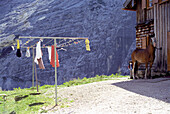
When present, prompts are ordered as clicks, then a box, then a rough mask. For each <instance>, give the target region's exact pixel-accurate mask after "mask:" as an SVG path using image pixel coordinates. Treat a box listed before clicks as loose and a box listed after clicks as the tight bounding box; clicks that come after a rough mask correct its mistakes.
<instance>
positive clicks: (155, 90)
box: [112, 78, 170, 103]
mask: <svg viewBox="0 0 170 114" xmlns="http://www.w3.org/2000/svg"><path fill="white" fill-rule="evenodd" d="M112 85H115V86H117V87H120V88H123V89H125V90H128V91H131V92H134V93H137V94H140V95H144V96H147V97H152V98H155V99H158V100H162V101H164V102H166V103H170V78H157V79H148V80H144V79H139V80H130V81H123V82H118V83H113V84H112Z"/></svg>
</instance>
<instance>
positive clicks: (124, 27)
mask: <svg viewBox="0 0 170 114" xmlns="http://www.w3.org/2000/svg"><path fill="white" fill-rule="evenodd" d="M123 3H124V0H64V1H63V0H57V1H56V0H22V1H20V0H12V1H10V0H1V1H0V13H1V15H0V33H1V34H0V42H3V41H5V40H6V42H7V44H8V42H9V41H8V40H11V37H13V34H14V35H16V34H19V35H21V36H61V37H66V36H68V37H88V38H89V40H90V47H91V51H90V52H88V51H86V49H85V43H84V41H82V42H81V43H79V44H74V43H72V45H69V46H68V47H64V48H65V49H67V51H58V54H59V61H60V67H59V68H58V69H57V70H58V84H61V83H63V82H65V81H69V80H71V79H74V78H78V77H80V78H83V77H92V76H95V75H102V74H105V75H110V74H112V73H117V72H120V70H121V72H122V73H123V74H125V73H126V72H124V71H126V70H127V67H126V65H127V64H126V63H127V60H128V59H129V54H128V53H129V50H130V51H131V50H132V49H130V47H134V46H131V45H132V43H133V42H134V41H135V23H136V22H135V20H136V19H135V12H128V11H124V10H121V8H122V7H123ZM36 41H37V40H34V41H33V42H31V43H30V44H29V45H33V44H34V43H35V42H36ZM80 41H81V40H80ZM22 42H23V43H25V42H26V40H25V39H23V40H22ZM47 42H49V41H47V40H44V42H43V43H44V44H45V43H47ZM76 42H78V41H76ZM57 43H58V45H59V44H60V41H57ZM3 44H5V43H3ZM42 51H43V61H44V65H45V67H46V69H45V70H41V69H39V68H38V69H37V74H38V79H39V81H40V83H41V84H42V85H43V84H54V68H53V67H51V65H50V63H49V61H48V53H47V49H42ZM25 52H26V50H25V49H24V48H22V55H23V56H22V57H21V58H17V57H16V56H15V53H16V50H15V51H12V50H11V48H10V47H5V48H3V49H1V50H0V63H1V64H0V87H1V88H2V89H12V88H16V87H22V88H23V87H30V86H31V84H32V82H31V81H32V57H30V58H26V57H25ZM31 53H32V49H31ZM125 60H126V61H125ZM37 67H38V66H37ZM122 68H123V70H122Z"/></svg>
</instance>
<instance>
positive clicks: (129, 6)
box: [122, 0, 137, 11]
mask: <svg viewBox="0 0 170 114" xmlns="http://www.w3.org/2000/svg"><path fill="white" fill-rule="evenodd" d="M136 2H137V0H126V1H125V3H124V4H123V6H124V8H122V10H129V11H136Z"/></svg>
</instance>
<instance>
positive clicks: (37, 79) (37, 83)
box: [34, 63, 38, 92]
mask: <svg viewBox="0 0 170 114" xmlns="http://www.w3.org/2000/svg"><path fill="white" fill-rule="evenodd" d="M34 64H35V79H36V87H37V92H38V78H37V68H36V63H34Z"/></svg>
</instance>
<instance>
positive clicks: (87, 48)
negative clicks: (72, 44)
mask: <svg viewBox="0 0 170 114" xmlns="http://www.w3.org/2000/svg"><path fill="white" fill-rule="evenodd" d="M89 43H90V41H89V40H88V39H86V40H85V44H86V50H87V51H90V45H89Z"/></svg>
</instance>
